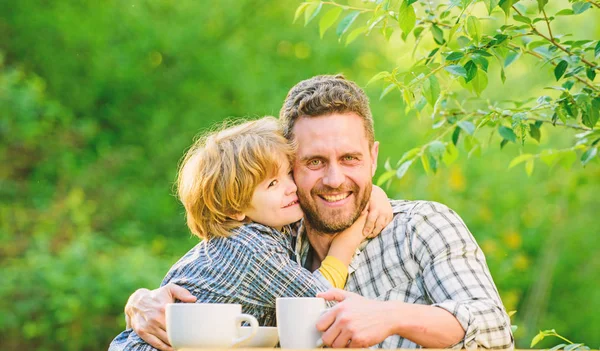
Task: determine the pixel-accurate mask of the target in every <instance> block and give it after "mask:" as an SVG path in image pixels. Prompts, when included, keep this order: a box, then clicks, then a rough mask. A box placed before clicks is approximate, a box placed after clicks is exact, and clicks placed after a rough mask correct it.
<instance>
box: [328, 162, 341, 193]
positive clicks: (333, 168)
mask: <svg viewBox="0 0 600 351" xmlns="http://www.w3.org/2000/svg"><path fill="white" fill-rule="evenodd" d="M343 183H344V174H343V173H342V170H341V169H340V167H339V166H337V165H329V166H328V167H327V172H326V173H325V177H323V184H324V185H326V186H328V187H330V188H334V189H336V188H339V187H340V186H341V185H342V184H343Z"/></svg>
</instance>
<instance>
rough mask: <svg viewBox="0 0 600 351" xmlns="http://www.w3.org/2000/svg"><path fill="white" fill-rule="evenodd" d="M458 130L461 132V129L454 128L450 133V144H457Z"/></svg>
mask: <svg viewBox="0 0 600 351" xmlns="http://www.w3.org/2000/svg"><path fill="white" fill-rule="evenodd" d="M460 130H461V128H459V127H456V128H454V132H452V144H454V145H456V144H458V137H459V136H460Z"/></svg>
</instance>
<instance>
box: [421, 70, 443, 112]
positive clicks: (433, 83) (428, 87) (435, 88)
mask: <svg viewBox="0 0 600 351" xmlns="http://www.w3.org/2000/svg"><path fill="white" fill-rule="evenodd" d="M440 91H441V89H440V83H439V82H438V80H437V78H436V77H435V76H430V77H429V78H427V80H426V81H425V82H423V96H425V99H426V100H427V103H428V104H429V105H431V106H434V105H435V102H436V101H437V99H438V97H439V96H440Z"/></svg>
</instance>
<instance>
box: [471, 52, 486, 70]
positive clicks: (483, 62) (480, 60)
mask: <svg viewBox="0 0 600 351" xmlns="http://www.w3.org/2000/svg"><path fill="white" fill-rule="evenodd" d="M473 61H474V62H475V63H476V64H477V65H479V68H481V69H482V70H483V71H484V72H487V70H488V65H489V62H488V60H487V59H486V58H485V57H481V56H478V55H473Z"/></svg>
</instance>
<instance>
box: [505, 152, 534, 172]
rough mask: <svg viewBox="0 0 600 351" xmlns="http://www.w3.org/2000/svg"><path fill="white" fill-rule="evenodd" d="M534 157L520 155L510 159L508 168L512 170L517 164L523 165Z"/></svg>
mask: <svg viewBox="0 0 600 351" xmlns="http://www.w3.org/2000/svg"><path fill="white" fill-rule="evenodd" d="M533 157H534V155H532V154H522V155H519V156H517V157H515V158H513V159H512V161H510V164H509V165H508V168H509V169H510V168H513V167H514V166H516V165H518V164H519V163H523V162H525V161H528V160H531V159H532V158H533Z"/></svg>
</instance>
